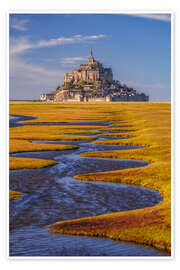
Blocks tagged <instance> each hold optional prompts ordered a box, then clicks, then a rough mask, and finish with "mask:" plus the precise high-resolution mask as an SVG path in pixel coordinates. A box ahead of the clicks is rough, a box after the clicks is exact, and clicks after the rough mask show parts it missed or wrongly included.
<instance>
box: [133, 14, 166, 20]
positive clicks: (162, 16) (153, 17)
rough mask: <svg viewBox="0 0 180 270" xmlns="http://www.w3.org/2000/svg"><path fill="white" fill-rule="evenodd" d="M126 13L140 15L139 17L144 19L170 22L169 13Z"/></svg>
mask: <svg viewBox="0 0 180 270" xmlns="http://www.w3.org/2000/svg"><path fill="white" fill-rule="evenodd" d="M128 15H130V16H136V17H141V18H145V19H151V20H159V21H164V22H171V15H170V14H128Z"/></svg>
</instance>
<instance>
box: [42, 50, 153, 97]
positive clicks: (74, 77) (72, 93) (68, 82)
mask: <svg viewBox="0 0 180 270" xmlns="http://www.w3.org/2000/svg"><path fill="white" fill-rule="evenodd" d="M40 99H41V100H42V101H46V102H47V101H55V102H110V101H148V100H149V97H148V96H146V95H145V94H144V93H142V94H139V93H137V91H136V90H134V89H133V88H129V87H128V86H126V85H121V83H120V82H119V81H117V80H113V73H112V69H111V68H104V67H103V65H102V64H101V63H100V62H99V61H97V60H95V59H94V57H93V52H92V49H90V56H89V58H88V64H81V65H80V66H79V68H77V69H74V70H72V72H69V73H66V74H65V76H64V81H63V84H62V86H61V87H58V88H57V89H56V90H55V91H52V92H51V93H50V94H43V95H41V96H40Z"/></svg>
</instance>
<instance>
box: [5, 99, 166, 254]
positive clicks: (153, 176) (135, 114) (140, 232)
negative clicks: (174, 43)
mask: <svg viewBox="0 0 180 270" xmlns="http://www.w3.org/2000/svg"><path fill="white" fill-rule="evenodd" d="M47 111H48V113H47ZM10 112H11V114H22V115H29V116H37V117H39V119H37V120H32V121H31V122H73V121H74V122H78V121H79V122H81V121H100V122H101V121H112V120H114V121H118V123H113V124H112V125H111V126H109V127H101V128H99V130H103V129H105V130H109V131H111V130H113V131H114V130H115V128H114V127H113V126H116V128H117V129H116V131H118V132H117V133H119V134H120V133H121V132H120V131H121V130H123V127H122V128H121V127H120V126H123V124H125V125H127V126H130V128H126V130H128V133H124V134H123V133H122V134H123V135H124V136H127V135H129V136H132V138H129V139H116V140H107V141H100V142H99V141H98V142H94V143H98V144H99V143H101V144H114V145H139V146H143V147H145V148H141V149H129V150H122V151H120V150H118V151H104V152H94V153H93V152H91V153H84V154H82V155H83V156H86V157H102V158H107V157H108V158H117V159H135V160H144V161H147V162H149V165H148V166H146V167H141V168H134V169H125V170H119V171H112V172H105V173H90V174H84V175H78V176H76V177H75V178H76V179H78V180H84V181H87V180H88V181H107V182H117V183H127V184H132V185H137V186H144V187H147V188H152V189H155V190H157V191H159V192H160V194H161V195H162V197H163V201H162V202H161V203H159V204H157V205H155V206H153V207H148V208H144V209H138V210H129V211H126V212H117V213H112V214H106V215H100V216H95V217H86V218H81V219H76V220H68V221H60V222H57V223H56V224H53V225H50V226H49V231H51V232H56V233H65V234H66V233H67V234H75V235H88V236H99V237H108V238H111V239H114V240H124V241H133V242H137V243H142V244H148V245H150V246H154V247H156V248H159V249H164V250H168V251H169V252H170V250H171V123H170V122H171V105H170V103H168V102H167V103H155V102H152V103H151V102H147V103H143V102H139V103H138V102H135V103H133V102H132V103H126V102H124V103H108V104H107V103H106V104H40V103H36V104H33V103H32V104H31V103H29V104H27V103H24V104H12V106H11V109H10ZM118 125H119V127H118ZM120 135H121V134H120ZM111 136H113V134H111Z"/></svg>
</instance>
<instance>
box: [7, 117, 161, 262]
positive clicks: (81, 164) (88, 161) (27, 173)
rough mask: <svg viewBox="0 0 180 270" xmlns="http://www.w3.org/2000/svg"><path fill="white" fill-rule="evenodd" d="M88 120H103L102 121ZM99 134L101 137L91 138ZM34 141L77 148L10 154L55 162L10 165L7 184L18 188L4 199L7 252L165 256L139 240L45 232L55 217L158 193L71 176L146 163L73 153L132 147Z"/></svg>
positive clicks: (146, 202) (116, 206)
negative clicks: (30, 166)
mask: <svg viewBox="0 0 180 270" xmlns="http://www.w3.org/2000/svg"><path fill="white" fill-rule="evenodd" d="M29 119H32V117H27V116H26V117H25V116H17V115H16V116H15V117H14V118H12V119H10V127H15V126H19V125H22V124H21V123H19V121H22V120H29ZM33 119H34V118H33ZM27 124H28V125H29V123H26V125H27ZM52 124H53V125H54V124H55V123H52ZM76 124H78V125H80V124H81V125H82V128H83V124H85V125H89V123H76ZM91 124H93V125H96V124H98V125H104V126H108V125H109V123H107V122H104V123H91ZM43 125H44V123H43ZM48 125H50V123H48ZM59 125H63V123H59ZM65 125H67V123H65ZM112 138H116V137H113V136H112ZM99 139H102V137H101V138H98V139H96V141H97V140H99ZM103 139H106V137H104V138H103ZM34 143H37V142H34ZM38 143H55V144H57V143H68V144H75V145H78V149H73V150H64V151H48V152H26V153H16V154H13V155H12V156H18V157H36V158H43V159H53V160H56V161H58V162H59V164H57V165H54V166H51V167H47V168H42V169H34V170H14V171H10V189H13V190H16V191H21V192H22V193H23V196H22V197H21V198H20V199H19V200H17V201H16V200H15V201H11V202H10V238H9V240H10V244H9V245H10V248H9V249H10V256H33V257H34V256H165V254H164V253H162V252H160V251H157V250H155V249H152V248H149V247H145V246H138V245H133V244H128V243H123V242H116V241H111V240H109V239H100V238H93V237H79V236H71V235H60V234H53V233H49V232H47V228H46V227H45V226H46V225H49V224H53V223H55V222H57V221H60V220H68V219H75V218H80V217H87V216H96V215H100V214H105V213H111V212H117V211H127V210H130V209H138V208H144V207H149V206H153V205H155V204H157V203H158V202H160V201H161V200H162V198H161V196H160V194H159V193H158V192H156V191H154V190H150V189H146V188H143V187H136V186H130V185H125V184H118V183H103V182H83V181H77V180H74V178H73V176H75V175H77V174H83V173H89V172H100V171H101V172H102V171H112V170H119V169H124V168H134V167H141V166H146V165H147V163H146V162H142V161H135V160H116V159H104V158H103V159H101V158H85V157H80V155H79V154H80V153H83V152H90V151H104V150H115V149H116V150H117V149H119V150H121V149H127V148H136V147H130V146H117V145H98V144H92V143H91V141H76V142H72V141H68V142H58V141H55V142H38Z"/></svg>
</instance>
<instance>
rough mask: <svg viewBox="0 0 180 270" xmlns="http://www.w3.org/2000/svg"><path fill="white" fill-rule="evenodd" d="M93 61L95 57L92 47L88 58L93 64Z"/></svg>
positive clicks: (89, 62)
mask: <svg viewBox="0 0 180 270" xmlns="http://www.w3.org/2000/svg"><path fill="white" fill-rule="evenodd" d="M93 63H94V57H93V52H92V48H90V56H89V58H88V64H89V65H91V64H93Z"/></svg>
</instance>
